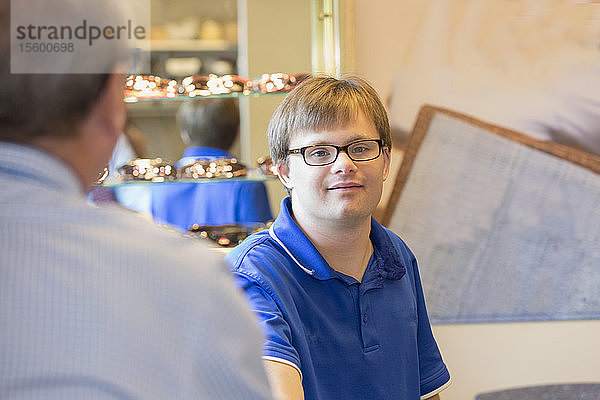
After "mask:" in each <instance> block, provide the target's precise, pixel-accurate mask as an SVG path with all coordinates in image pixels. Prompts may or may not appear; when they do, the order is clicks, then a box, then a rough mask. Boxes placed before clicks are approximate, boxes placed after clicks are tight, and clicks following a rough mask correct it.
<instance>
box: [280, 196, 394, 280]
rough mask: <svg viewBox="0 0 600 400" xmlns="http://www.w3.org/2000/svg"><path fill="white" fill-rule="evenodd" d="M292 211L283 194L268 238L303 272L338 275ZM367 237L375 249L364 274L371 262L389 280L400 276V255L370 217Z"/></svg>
mask: <svg viewBox="0 0 600 400" xmlns="http://www.w3.org/2000/svg"><path fill="white" fill-rule="evenodd" d="M291 210H292V203H291V199H290V197H286V198H284V199H283V200H282V201H281V206H280V211H279V215H278V216H277V219H276V220H275V222H274V223H273V225H271V228H270V229H269V235H270V236H271V238H272V239H274V240H275V241H276V242H277V243H278V244H279V245H280V246H281V247H282V248H283V249H284V250H285V251H286V252H287V253H288V255H289V256H290V257H291V258H292V260H294V262H295V263H296V264H297V265H298V267H299V268H300V269H302V270H303V271H304V272H305V273H307V274H309V275H311V276H312V277H314V278H316V279H319V280H327V279H331V278H336V277H338V278H339V277H340V274H339V273H338V272H337V271H335V270H334V269H333V268H331V266H330V265H329V264H328V263H327V261H325V259H324V258H323V256H322V255H321V253H319V251H318V250H317V248H316V247H315V246H314V245H313V244H312V242H311V241H310V240H309V239H308V237H307V236H306V235H305V234H304V232H302V230H301V229H300V227H299V226H298V224H297V223H296V221H294V219H293V218H292V212H291ZM370 238H371V241H372V243H373V248H374V249H375V251H374V257H371V260H370V261H369V268H368V271H366V272H365V277H367V273H368V274H369V275H371V273H372V272H371V271H369V270H370V269H372V268H371V267H372V265H371V264H372V263H375V265H374V266H373V267H374V268H376V269H377V270H376V271H375V273H376V274H377V276H378V277H381V278H384V279H390V280H397V279H400V278H402V276H404V274H405V273H406V267H405V266H404V265H403V264H402V262H401V261H400V260H401V258H400V256H399V255H398V253H397V251H396V249H395V247H394V245H393V244H392V241H391V240H390V238H389V236H388V234H387V232H386V231H385V229H384V228H383V227H382V226H381V225H380V224H379V223H378V222H377V221H375V220H374V219H373V218H372V219H371V234H370Z"/></svg>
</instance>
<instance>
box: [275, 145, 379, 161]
mask: <svg viewBox="0 0 600 400" xmlns="http://www.w3.org/2000/svg"><path fill="white" fill-rule="evenodd" d="M362 142H376V143H377V145H378V146H377V147H378V149H379V151H378V152H377V155H376V156H375V157H371V158H367V159H366V160H355V159H354V158H352V155H350V153H348V148H349V147H350V146H353V145H355V144H357V143H362ZM322 146H328V147H333V148H335V150H336V153H335V157H334V158H333V160H331V161H330V162H328V163H326V164H310V163H309V162H308V161H306V156H305V155H304V154H305V153H306V150H307V149H310V148H312V147H322ZM383 147H384V146H383V140H382V139H360V140H355V141H354V142H351V143H348V144H347V145H345V146H336V145H334V144H313V145H310V146H304V147H300V148H297V149H289V150H288V152H287V153H288V155H289V154H302V159H303V160H304V162H305V163H306V165H310V166H311V167H323V166H325V165H331V164H333V163H334V162H335V161H336V160H337V158H338V157H339V155H340V152H342V151H343V152H344V153H346V155H347V156H348V157H349V158H350V159H351V160H352V161H358V162H361V161H371V160H375V159H377V158H379V156H380V155H381V150H382V149H383Z"/></svg>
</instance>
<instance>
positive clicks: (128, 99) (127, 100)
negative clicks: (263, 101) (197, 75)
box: [124, 90, 289, 104]
mask: <svg viewBox="0 0 600 400" xmlns="http://www.w3.org/2000/svg"><path fill="white" fill-rule="evenodd" d="M288 92H289V90H280V91H278V92H270V93H254V92H253V93H248V94H244V93H226V94H211V95H210V96H194V97H191V96H188V95H186V94H180V95H177V96H175V97H159V98H143V97H142V98H137V97H125V98H124V101H125V103H128V104H135V103H148V102H156V101H176V102H182V101H185V100H191V99H215V98H224V97H258V96H272V95H278V94H287V93H288Z"/></svg>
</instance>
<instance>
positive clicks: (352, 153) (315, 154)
mask: <svg viewBox="0 0 600 400" xmlns="http://www.w3.org/2000/svg"><path fill="white" fill-rule="evenodd" d="M382 146H383V140H381V139H365V140H357V141H355V142H352V143H349V144H347V145H345V146H335V145H333V144H318V145H314V146H305V147H301V148H299V149H291V150H288V154H302V157H303V158H304V162H305V163H306V164H308V165H312V166H323V165H329V164H333V163H334V162H335V160H337V158H338V155H339V154H340V151H343V152H344V153H346V154H347V155H348V157H350V159H351V160H352V161H370V160H374V159H376V158H377V157H379V156H380V155H381V147H382Z"/></svg>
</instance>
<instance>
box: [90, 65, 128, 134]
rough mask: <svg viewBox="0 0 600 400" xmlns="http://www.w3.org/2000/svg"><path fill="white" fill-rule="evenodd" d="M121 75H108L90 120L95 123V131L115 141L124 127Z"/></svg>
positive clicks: (124, 111)
mask: <svg viewBox="0 0 600 400" xmlns="http://www.w3.org/2000/svg"><path fill="white" fill-rule="evenodd" d="M123 79H124V77H123V75H122V74H117V73H112V74H110V75H109V77H108V80H107V82H106V85H105V87H104V88H103V90H102V92H101V93H100V97H99V98H98V102H97V103H96V104H95V105H94V106H93V108H92V112H91V115H90V117H91V121H90V122H93V123H95V124H96V129H97V133H100V134H104V135H107V136H108V137H107V138H108V139H109V140H112V141H114V142H115V143H116V141H117V138H118V137H119V135H120V134H121V132H123V129H124V128H125V122H126V119H127V108H126V106H125V102H124V101H123Z"/></svg>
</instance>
